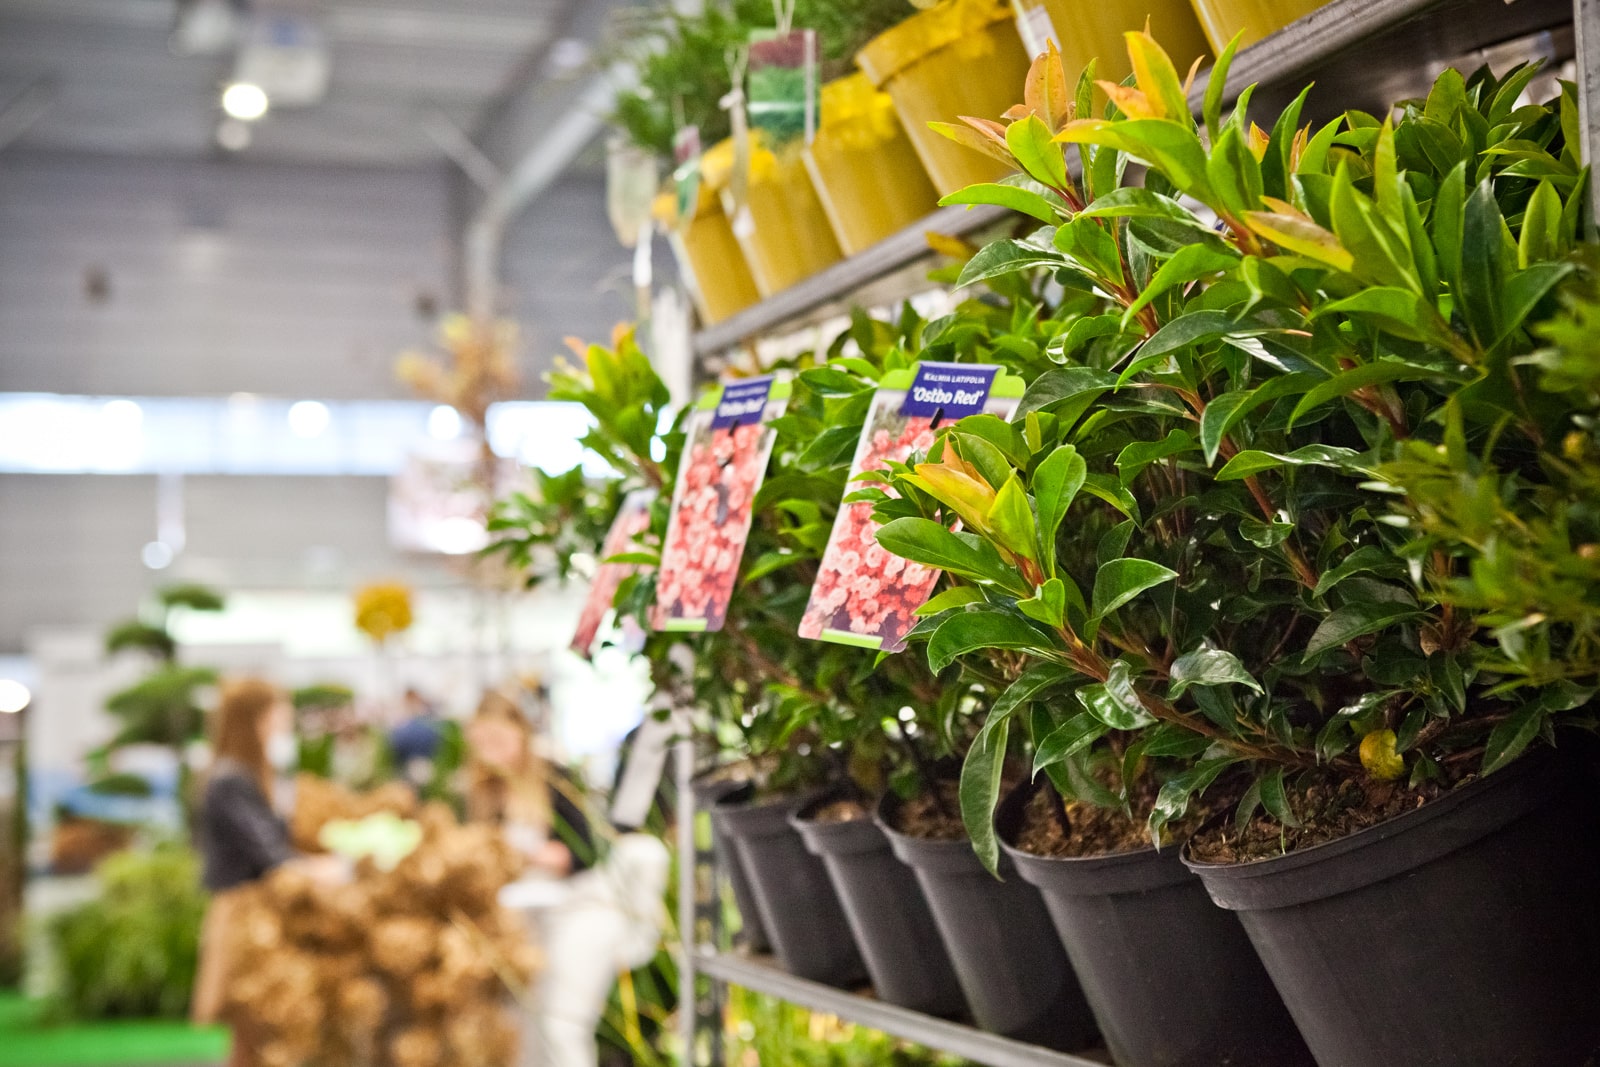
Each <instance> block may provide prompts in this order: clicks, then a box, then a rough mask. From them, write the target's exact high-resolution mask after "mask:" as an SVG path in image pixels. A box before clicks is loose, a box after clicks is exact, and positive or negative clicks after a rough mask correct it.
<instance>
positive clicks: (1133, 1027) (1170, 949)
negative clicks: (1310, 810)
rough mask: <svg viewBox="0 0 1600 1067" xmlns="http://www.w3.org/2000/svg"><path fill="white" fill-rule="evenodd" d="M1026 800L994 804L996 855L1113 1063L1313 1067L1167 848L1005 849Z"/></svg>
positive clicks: (1241, 943) (1278, 1005) (1251, 963)
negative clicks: (1053, 940)
mask: <svg viewBox="0 0 1600 1067" xmlns="http://www.w3.org/2000/svg"><path fill="white" fill-rule="evenodd" d="M1043 788H1049V787H1048V786H1044V787H1043ZM1033 794H1034V787H1033V786H1031V785H1028V784H1026V783H1025V784H1023V785H1020V786H1018V787H1017V788H1016V789H1013V790H1012V791H1011V793H1010V795H1009V796H1007V797H1006V799H1005V801H1004V802H1003V803H1002V804H1001V806H1000V810H999V812H998V814H997V818H996V820H995V821H996V827H997V829H998V830H999V831H1000V840H1001V845H1002V847H1003V848H1004V849H1005V851H1006V854H1007V855H1009V856H1010V857H1011V860H1012V862H1014V863H1015V864H1016V866H1017V870H1018V872H1019V873H1020V874H1021V875H1022V877H1023V879H1024V880H1026V881H1028V882H1030V883H1032V884H1033V885H1035V886H1038V887H1039V891H1040V892H1041V893H1042V894H1043V896H1044V902H1045V906H1046V907H1047V908H1048V909H1049V912H1050V918H1051V919H1052V920H1053V921H1054V923H1055V927H1056V931H1057V932H1058V933H1059V934H1060V935H1061V942H1062V944H1063V945H1065V946H1066V949H1067V956H1068V958H1070V959H1071V960H1072V968H1073V970H1074V971H1075V972H1076V973H1077V975H1078V981H1079V983H1080V984H1081V985H1082V987H1083V994H1084V996H1085V997H1086V998H1087V999H1088V1001H1089V1006H1090V1007H1091V1008H1093V1009H1094V1015H1095V1018H1096V1019H1097V1020H1098V1021H1099V1023H1100V1032H1101V1034H1103V1035H1104V1036H1105V1041H1106V1045H1107V1046H1108V1047H1109V1048H1110V1049H1111V1055H1112V1058H1114V1059H1115V1060H1116V1061H1117V1063H1118V1064H1121V1065H1122V1067H1217V1065H1218V1064H1227V1065H1229V1067H1312V1064H1313V1063H1314V1062H1315V1061H1313V1060H1312V1058H1311V1053H1310V1052H1309V1051H1308V1050H1307V1049H1306V1046H1305V1043H1304V1042H1303V1041H1302V1040H1301V1039H1300V1033H1299V1031H1297V1030H1296V1029H1295V1026H1294V1022H1293V1021H1292V1020H1291V1019H1290V1018H1289V1013H1288V1011H1286V1010H1285V1009H1284V1006H1283V1002H1282V1001H1281V1000H1280V999H1279V998H1278V991H1277V990H1276V989H1274V988H1273V985H1272V980H1271V979H1270V978H1268V977H1267V972H1266V971H1265V970H1263V969H1262V966H1261V961H1260V960H1259V959H1257V957H1256V953H1255V949H1253V948H1252V947H1251V946H1250V939H1249V938H1248V937H1246V936H1245V932H1244V928H1243V927H1241V926H1240V925H1239V921H1238V920H1237V919H1236V918H1235V917H1234V916H1233V915H1230V914H1229V913H1228V912H1226V911H1223V910H1222V909H1221V908H1218V907H1216V906H1215V905H1214V904H1212V903H1211V900H1210V898H1209V897H1207V896H1206V891H1205V887H1204V886H1203V885H1201V884H1200V880H1199V879H1198V878H1196V877H1195V876H1194V875H1193V874H1191V873H1190V872H1189V871H1188V870H1187V869H1186V868H1185V867H1184V866H1183V863H1182V862H1181V861H1180V860H1179V858H1178V850H1177V849H1176V848H1169V849H1167V850H1166V851H1163V852H1157V851H1156V850H1155V849H1154V848H1144V849H1140V850H1138V851H1137V852H1124V853H1120V854H1118V855H1114V856H1100V857H1094V858H1090V859H1071V858H1057V857H1046V856H1035V855H1032V854H1030V853H1027V852H1024V851H1022V850H1021V849H1018V848H1015V847H1013V846H1012V845H1011V844H1010V843H1009V842H1010V841H1012V840H1015V838H1016V836H1017V834H1018V832H1019V831H1020V830H1021V827H1022V817H1023V813H1024V811H1025V809H1026V806H1027V803H1028V800H1029V798H1031V797H1032V796H1033Z"/></svg>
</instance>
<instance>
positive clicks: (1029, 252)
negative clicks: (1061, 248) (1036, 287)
mask: <svg viewBox="0 0 1600 1067" xmlns="http://www.w3.org/2000/svg"><path fill="white" fill-rule="evenodd" d="M1058 263H1060V257H1059V256H1057V255H1056V254H1055V253H1054V252H1046V251H1044V250H1043V249H1039V248H1034V247H1032V246H1031V245H1025V244H1023V243H1022V242H1020V241H995V242H994V243H992V244H987V245H984V246H983V248H981V249H979V250H978V254H977V255H975V256H973V257H972V258H971V259H969V260H967V262H966V264H965V265H964V266H963V267H962V268H961V276H960V277H959V278H957V279H956V285H957V287H958V288H959V287H965V286H968V285H976V284H977V283H978V282H983V281H988V280H989V279H991V278H1001V277H1004V276H1005V275H1007V274H1015V273H1016V272H1017V271H1020V270H1031V269H1032V268H1034V267H1049V266H1055V265H1057V264H1058Z"/></svg>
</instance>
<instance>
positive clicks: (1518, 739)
mask: <svg viewBox="0 0 1600 1067" xmlns="http://www.w3.org/2000/svg"><path fill="white" fill-rule="evenodd" d="M1546 714H1547V712H1546V710H1545V709H1544V708H1543V707H1542V706H1540V704H1539V702H1538V701H1529V702H1528V703H1526V704H1524V705H1522V707H1520V708H1518V709H1517V710H1516V711H1514V712H1512V713H1511V714H1510V715H1509V716H1507V717H1506V718H1505V719H1503V720H1502V721H1500V722H1498V723H1496V724H1495V728H1494V729H1493V730H1492V731H1490V733H1489V740H1488V741H1487V742H1486V743H1485V744H1484V746H1483V765H1482V767H1481V769H1480V773H1482V774H1493V773H1494V772H1495V771H1497V770H1499V769H1500V768H1501V767H1504V766H1505V765H1506V764H1508V763H1510V762H1511V761H1512V760H1514V759H1516V758H1517V757H1518V756H1520V755H1522V753H1523V751H1524V750H1526V749H1527V747H1528V744H1529V742H1531V741H1532V740H1533V739H1534V738H1535V737H1538V736H1539V728H1540V726H1542V725H1543V723H1544V718H1545V715H1546Z"/></svg>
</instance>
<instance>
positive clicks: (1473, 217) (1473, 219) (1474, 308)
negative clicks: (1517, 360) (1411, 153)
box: [1457, 182, 1505, 348]
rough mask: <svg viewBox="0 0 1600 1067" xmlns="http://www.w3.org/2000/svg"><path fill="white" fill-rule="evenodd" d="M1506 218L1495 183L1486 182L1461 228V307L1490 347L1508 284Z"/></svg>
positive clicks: (1472, 199) (1470, 203)
mask: <svg viewBox="0 0 1600 1067" xmlns="http://www.w3.org/2000/svg"><path fill="white" fill-rule="evenodd" d="M1504 230H1505V220H1504V218H1503V217H1502V216H1501V214H1500V205H1499V203H1498V202H1497V201H1496V200H1495V195H1494V186H1493V185H1492V184H1490V183H1489V182H1483V183H1482V184H1480V185H1479V186H1478V187H1477V188H1476V189H1474V190H1473V191H1472V195H1471V196H1469V197H1468V198H1467V204H1466V210H1465V212H1464V214H1463V222H1462V228H1461V299H1460V300H1459V301H1458V302H1457V306H1458V307H1459V308H1460V309H1461V314H1462V316H1463V317H1464V318H1465V319H1466V320H1467V325H1468V326H1469V327H1471V329H1472V334H1473V336H1474V337H1476V338H1477V339H1478V344H1479V346H1480V347H1483V348H1488V347H1489V346H1491V345H1493V344H1494V342H1495V340H1496V339H1497V338H1499V337H1500V335H1501V328H1500V324H1501V321H1502V317H1501V308H1500V302H1501V299H1502V297H1503V292H1504V287H1505V274H1504V271H1503V270H1502V265H1501V236H1502V233H1503V232H1504Z"/></svg>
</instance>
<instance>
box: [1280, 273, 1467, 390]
mask: <svg viewBox="0 0 1600 1067" xmlns="http://www.w3.org/2000/svg"><path fill="white" fill-rule="evenodd" d="M1327 315H1348V316H1350V317H1351V318H1353V319H1357V320H1359V321H1361V322H1366V323H1369V324H1371V325H1373V326H1375V327H1377V328H1378V329H1380V330H1384V331H1387V332H1388V333H1391V334H1394V335H1395V336H1396V337H1403V338H1405V339H1406V340H1408V341H1421V342H1424V343H1425V344H1431V345H1435V346H1437V347H1439V348H1443V349H1446V350H1450V349H1452V348H1455V347H1457V340H1456V336H1455V334H1454V333H1452V332H1451V330H1450V326H1449V324H1448V323H1446V322H1445V321H1444V319H1443V318H1442V317H1441V316H1440V315H1439V309H1438V308H1437V307H1435V306H1434V304H1433V301H1431V300H1430V299H1429V298H1428V297H1426V296H1424V295H1423V294H1421V293H1418V292H1413V291H1412V290H1410V289H1396V288H1393V287H1389V286H1381V285H1374V286H1369V287H1368V288H1366V289H1362V290H1360V291H1359V292H1357V293H1354V294H1352V295H1351V296H1347V297H1345V298H1344V299H1343V300H1334V301H1331V302H1329V303H1327V304H1324V305H1323V306H1322V307H1320V308H1318V309H1317V310H1316V312H1315V313H1314V314H1313V316H1312V317H1313V318H1322V317H1324V316H1327ZM1379 365H1381V364H1379ZM1389 380H1390V381H1402V380H1405V379H1400V378H1391V379H1389ZM1330 384H1331V383H1330ZM1320 402H1321V401H1319V403H1320Z"/></svg>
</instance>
